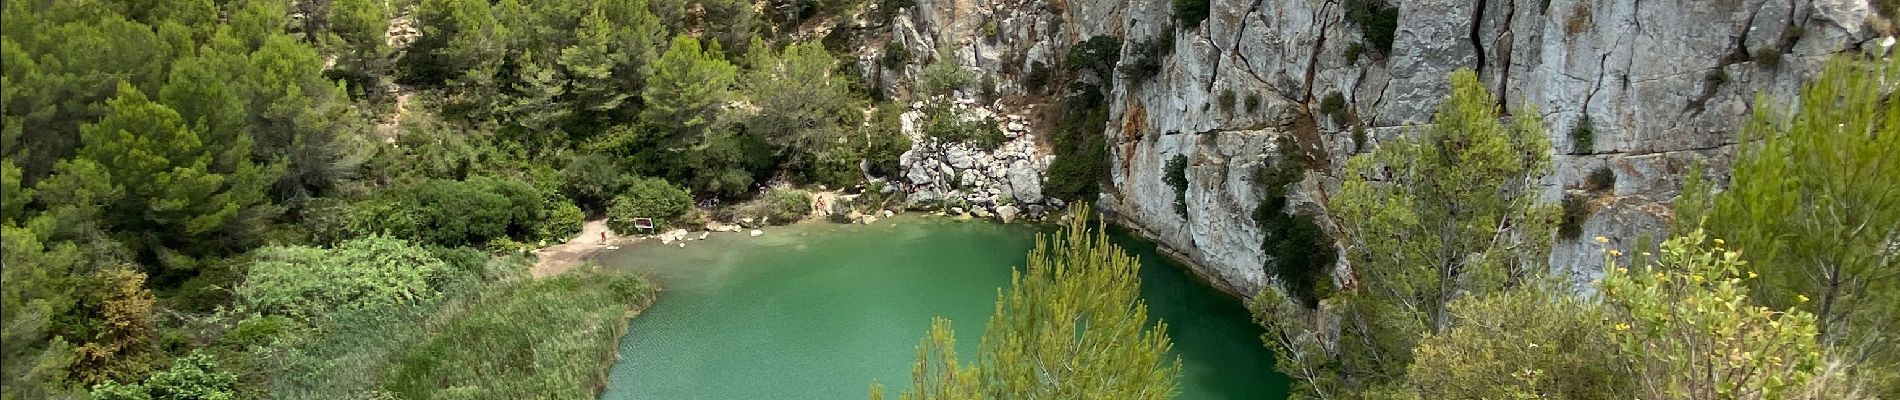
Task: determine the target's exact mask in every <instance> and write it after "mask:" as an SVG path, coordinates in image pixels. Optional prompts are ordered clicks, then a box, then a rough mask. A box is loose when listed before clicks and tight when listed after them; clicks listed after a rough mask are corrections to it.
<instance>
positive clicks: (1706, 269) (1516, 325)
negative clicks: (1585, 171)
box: [1254, 60, 1900, 399]
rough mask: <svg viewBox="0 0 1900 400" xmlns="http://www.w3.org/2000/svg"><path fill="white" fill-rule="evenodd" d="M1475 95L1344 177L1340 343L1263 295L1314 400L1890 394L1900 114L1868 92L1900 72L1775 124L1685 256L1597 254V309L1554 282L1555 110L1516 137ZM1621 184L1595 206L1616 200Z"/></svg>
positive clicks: (1808, 103) (1757, 133)
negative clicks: (1545, 193)
mask: <svg viewBox="0 0 1900 400" xmlns="http://www.w3.org/2000/svg"><path fill="white" fill-rule="evenodd" d="M1474 78H1475V75H1474V74H1472V73H1470V72H1468V71H1466V72H1459V73H1455V74H1453V75H1452V77H1451V83H1452V96H1451V98H1450V99H1448V100H1446V101H1445V102H1444V103H1443V104H1442V105H1441V106H1440V109H1439V112H1438V114H1437V117H1436V119H1435V124H1434V125H1433V126H1432V127H1431V128H1429V129H1423V130H1420V131H1418V132H1416V133H1415V135H1413V136H1412V137H1409V138H1405V139H1402V140H1400V141H1397V142H1395V143H1386V144H1383V145H1382V146H1381V147H1380V148H1379V149H1378V150H1377V151H1375V152H1374V153H1372V154H1366V155H1360V156H1356V157H1354V158H1353V159H1352V160H1351V161H1350V162H1349V163H1348V167H1347V169H1348V171H1352V172H1351V173H1350V174H1349V175H1347V176H1348V178H1347V180H1346V182H1344V184H1343V185H1342V188H1341V190H1340V191H1339V192H1338V193H1337V194H1335V195H1334V196H1333V197H1332V198H1331V200H1330V201H1329V202H1328V204H1327V205H1328V207H1329V208H1331V209H1332V210H1333V211H1334V212H1335V213H1336V215H1337V217H1338V218H1339V222H1340V226H1341V227H1342V228H1343V229H1342V230H1343V231H1344V233H1345V235H1346V236H1345V243H1346V249H1347V252H1346V253H1345V254H1344V256H1345V257H1346V259H1347V260H1348V261H1349V262H1351V265H1353V267H1354V272H1355V273H1356V274H1355V275H1354V276H1353V277H1352V279H1351V280H1349V281H1348V282H1347V283H1348V284H1350V285H1352V286H1350V287H1349V288H1348V289H1349V290H1342V291H1339V292H1337V293H1334V294H1332V295H1331V296H1327V297H1325V298H1323V299H1321V300H1320V302H1319V304H1320V305H1321V307H1322V308H1324V309H1326V310H1328V311H1329V312H1331V313H1333V314H1334V315H1333V316H1332V317H1331V318H1333V319H1335V320H1337V321H1338V328H1339V332H1338V333H1337V335H1338V336H1337V340H1336V341H1330V342H1329V341H1327V339H1325V338H1326V337H1327V336H1326V335H1327V334H1326V333H1323V332H1321V331H1315V330H1313V327H1312V326H1310V325H1307V323H1305V322H1302V321H1305V319H1303V318H1305V316H1307V315H1310V314H1311V312H1312V311H1309V310H1307V309H1306V308H1305V307H1297V306H1295V305H1300V304H1302V303H1305V304H1304V305H1306V306H1307V307H1311V306H1312V305H1313V303H1312V302H1311V300H1310V299H1298V300H1299V301H1294V300H1295V299H1289V298H1286V297H1285V296H1283V295H1281V294H1279V292H1278V291H1273V290H1269V291H1265V292H1262V293H1261V295H1260V296H1257V297H1256V299H1255V304H1254V306H1255V309H1256V312H1257V316H1258V318H1259V320H1260V322H1261V323H1262V324H1263V325H1266V326H1267V327H1268V332H1267V334H1266V335H1264V336H1263V339H1264V340H1265V341H1266V342H1267V343H1268V346H1269V347H1270V348H1272V349H1273V350H1274V351H1275V353H1276V354H1277V355H1278V356H1279V358H1280V363H1279V364H1277V365H1276V368H1277V369H1278V370H1280V371H1281V372H1283V373H1285V374H1287V375H1289V376H1291V377H1293V378H1294V380H1295V390H1296V396H1298V397H1303V398H1380V399H1407V398H1410V399H1435V398H1493V399H1501V398H1561V399H1623V398H1671V399H1857V398H1882V397H1889V396H1892V395H1894V393H1895V390H1896V389H1895V387H1894V384H1893V382H1895V379H1894V376H1893V375H1892V371H1893V369H1894V368H1893V365H1894V364H1893V363H1894V360H1895V359H1896V357H1895V356H1894V352H1895V350H1893V348H1894V345H1895V343H1893V342H1892V339H1891V337H1892V328H1894V326H1895V325H1894V322H1895V320H1894V317H1893V316H1894V315H1895V311H1896V310H1895V308H1896V307H1897V306H1900V301H1896V299H1895V298H1894V297H1893V296H1894V295H1895V291H1894V290H1895V288H1893V287H1892V286H1893V284H1894V282H1895V281H1894V280H1895V277H1894V275H1893V274H1890V273H1885V274H1883V273H1879V272H1874V271H1892V269H1893V268H1894V267H1895V265H1894V260H1895V259H1894V257H1892V251H1893V250H1892V248H1891V246H1892V240H1893V238H1894V237H1895V235H1897V234H1900V232H1895V229H1896V228H1894V227H1895V226H1900V208H1896V207H1893V205H1894V204H1900V198H1896V196H1900V192H1896V191H1895V190H1893V189H1892V185H1889V184H1882V183H1881V182H1879V181H1872V182H1870V181H1867V179H1876V180H1878V179H1886V178H1883V177H1891V176H1894V175H1893V173H1894V171H1895V169H1896V167H1900V163H1896V162H1895V160H1894V159H1893V158H1892V157H1889V156H1886V155H1887V154H1890V153H1891V149H1893V148H1895V147H1896V146H1900V143H1896V140H1900V103H1896V102H1893V101H1892V99H1891V98H1890V97H1885V96H1886V95H1885V94H1883V93H1881V92H1880V88H1879V85H1876V84H1872V83H1871V82H1875V81H1882V80H1892V79H1896V78H1900V61H1892V60H1887V61H1876V62H1865V61H1853V60H1836V61H1834V62H1832V63H1830V64H1829V66H1828V67H1827V69H1826V71H1825V72H1824V73H1823V74H1822V76H1821V77H1820V78H1819V79H1818V80H1817V81H1816V82H1814V83H1813V84H1811V85H1809V86H1808V88H1807V89H1806V90H1805V92H1804V93H1803V94H1802V97H1801V100H1800V103H1799V105H1798V107H1794V109H1795V110H1797V111H1796V112H1795V113H1794V114H1793V115H1791V116H1788V117H1778V116H1776V115H1775V114H1773V113H1772V112H1771V111H1765V110H1771V109H1773V108H1771V107H1761V108H1759V109H1758V110H1764V111H1758V114H1757V116H1756V117H1755V118H1754V120H1753V121H1752V122H1750V123H1749V124H1748V126H1747V128H1746V129H1744V132H1745V133H1744V139H1746V140H1745V141H1743V143H1745V144H1744V145H1743V146H1742V149H1741V150H1740V152H1739V154H1738V156H1737V158H1736V161H1735V174H1734V180H1733V181H1732V182H1731V183H1730V186H1729V188H1728V190H1726V191H1722V192H1719V193H1713V192H1712V190H1710V186H1711V185H1710V184H1709V183H1706V182H1704V181H1702V179H1701V177H1702V176H1701V171H1700V169H1697V170H1694V171H1692V172H1691V173H1690V174H1689V182H1687V183H1686V185H1685V191H1684V196H1683V198H1682V199H1680V200H1678V203H1677V206H1678V208H1679V209H1678V211H1677V214H1678V216H1679V218H1680V219H1679V220H1678V221H1677V224H1678V225H1677V230H1676V232H1675V233H1674V234H1673V235H1672V236H1671V237H1670V238H1669V239H1667V240H1665V241H1663V242H1662V243H1661V245H1660V246H1655V245H1651V244H1646V242H1647V239H1643V240H1638V241H1636V242H1635V244H1634V246H1633V247H1626V246H1628V244H1625V243H1622V242H1618V243H1619V244H1611V243H1612V239H1611V238H1605V237H1596V238H1594V240H1595V241H1596V242H1597V243H1600V244H1603V245H1604V257H1605V263H1606V267H1605V272H1604V275H1603V276H1602V277H1601V279H1597V280H1595V281H1593V282H1591V285H1592V288H1590V289H1593V290H1594V291H1593V292H1592V293H1594V294H1593V295H1587V296H1585V295H1579V294H1578V293H1579V292H1581V291H1582V290H1584V289H1583V288H1578V287H1573V285H1572V282H1571V281H1570V280H1569V279H1568V278H1566V277H1558V276H1549V273H1548V271H1549V270H1550V267H1549V266H1547V265H1546V264H1545V260H1546V259H1547V257H1546V255H1547V252H1548V247H1547V246H1548V243H1549V238H1550V237H1552V235H1553V232H1552V227H1553V225H1555V224H1556V222H1557V221H1556V219H1557V215H1556V212H1555V211H1554V210H1551V208H1552V207H1548V206H1540V205H1538V204H1539V202H1537V201H1534V197H1535V195H1536V193H1535V190H1534V189H1535V187H1536V179H1537V177H1539V176H1542V175H1543V174H1544V170H1545V168H1547V165H1548V153H1547V152H1546V151H1545V150H1544V149H1547V148H1548V146H1549V143H1548V139H1547V138H1546V135H1545V133H1544V132H1543V129H1542V124H1541V122H1540V121H1537V119H1536V118H1535V115H1537V114H1536V113H1535V112H1526V113H1520V114H1519V115H1518V116H1517V117H1516V118H1515V119H1513V120H1511V123H1510V124H1509V125H1506V124H1501V123H1499V122H1498V121H1499V119H1498V118H1497V116H1496V115H1495V107H1496V106H1495V104H1496V103H1495V100H1494V99H1492V98H1491V97H1490V95H1489V94H1488V93H1485V91H1484V89H1482V87H1481V86H1480V85H1479V84H1478V83H1477V81H1476V80H1475V79H1474ZM1764 104H1766V103H1764ZM1604 171H1605V173H1602V174H1600V175H1604V177H1603V178H1597V177H1595V175H1599V174H1592V178H1591V180H1593V181H1601V182H1590V183H1588V186H1590V187H1592V189H1591V190H1592V191H1595V190H1603V189H1607V188H1608V186H1611V185H1614V175H1613V174H1612V173H1608V172H1607V171H1608V170H1604ZM1375 177H1377V178H1379V179H1378V180H1374V179H1373V178H1375ZM1712 193H1713V194H1712ZM1572 196H1577V195H1575V194H1572ZM1586 201H1587V200H1583V199H1576V200H1571V199H1566V200H1565V201H1564V203H1565V205H1564V208H1565V209H1566V210H1567V211H1566V212H1565V215H1564V216H1563V218H1562V219H1563V224H1562V225H1563V226H1564V228H1563V229H1562V232H1559V233H1561V234H1562V235H1566V236H1575V235H1578V231H1577V230H1579V229H1581V228H1580V227H1579V226H1578V224H1580V221H1581V219H1582V218H1583V216H1582V214H1575V215H1573V213H1583V212H1588V210H1587V209H1585V207H1586V206H1584V205H1582V204H1581V203H1583V202H1586ZM1571 203H1579V204H1571ZM1625 251H1627V252H1628V253H1625ZM1289 288H1292V287H1291V284H1289ZM1293 292H1294V293H1295V294H1299V291H1297V290H1294V291H1293Z"/></svg>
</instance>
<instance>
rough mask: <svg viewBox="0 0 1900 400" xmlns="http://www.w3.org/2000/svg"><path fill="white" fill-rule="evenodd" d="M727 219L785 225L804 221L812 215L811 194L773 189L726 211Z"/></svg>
mask: <svg viewBox="0 0 1900 400" xmlns="http://www.w3.org/2000/svg"><path fill="white" fill-rule="evenodd" d="M725 211H726V213H727V216H726V219H730V220H738V219H744V218H750V219H752V220H753V221H758V222H759V223H762V224H771V225H784V224H789V223H793V222H798V221H801V220H804V219H805V217H807V216H810V215H811V213H812V199H811V193H809V192H806V191H803V190H797V189H789V188H776V187H775V188H772V189H771V190H767V191H765V194H764V195H762V196H759V198H758V199H754V200H752V201H750V202H747V203H745V204H740V205H738V206H734V207H732V208H731V209H728V210H725Z"/></svg>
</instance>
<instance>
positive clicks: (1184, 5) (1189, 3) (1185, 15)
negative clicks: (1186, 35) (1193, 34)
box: [1174, 0, 1213, 29]
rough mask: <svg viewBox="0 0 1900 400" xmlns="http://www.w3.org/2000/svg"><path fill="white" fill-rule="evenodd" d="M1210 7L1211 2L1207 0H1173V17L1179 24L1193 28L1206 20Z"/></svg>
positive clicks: (1210, 10)
mask: <svg viewBox="0 0 1900 400" xmlns="http://www.w3.org/2000/svg"><path fill="white" fill-rule="evenodd" d="M1212 9H1213V2H1210V1H1207V0H1174V19H1175V20H1177V21H1180V22H1181V26H1184V27H1187V28H1188V29H1194V28H1195V27H1199V26H1201V21H1206V20H1207V16H1208V14H1210V13H1212V11H1213V10H1212Z"/></svg>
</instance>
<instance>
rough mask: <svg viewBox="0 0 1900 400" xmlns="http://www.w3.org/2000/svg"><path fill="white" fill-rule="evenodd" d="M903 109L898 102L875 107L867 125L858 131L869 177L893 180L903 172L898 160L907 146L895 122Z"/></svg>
mask: <svg viewBox="0 0 1900 400" xmlns="http://www.w3.org/2000/svg"><path fill="white" fill-rule="evenodd" d="M905 109H906V107H905V106H904V105H903V104H898V103H884V104H879V105H878V106H877V111H876V113H875V114H873V116H872V120H871V123H870V124H868V125H866V126H865V127H864V128H862V130H863V131H864V151H863V153H864V159H865V161H866V167H867V168H866V169H867V171H868V172H870V174H871V175H872V176H882V177H895V176H898V174H902V173H903V172H904V171H903V165H901V163H900V161H901V160H900V158H901V157H903V155H904V152H906V151H910V146H911V141H910V135H907V134H905V133H904V131H903V126H902V123H903V122H902V121H901V120H899V118H901V117H902V115H903V114H904V110H905Z"/></svg>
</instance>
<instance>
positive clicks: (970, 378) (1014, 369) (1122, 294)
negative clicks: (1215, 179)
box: [872, 206, 1181, 399]
mask: <svg viewBox="0 0 1900 400" xmlns="http://www.w3.org/2000/svg"><path fill="white" fill-rule="evenodd" d="M1081 208H1082V209H1083V210H1081V211H1080V213H1079V214H1077V215H1078V217H1077V218H1072V219H1070V222H1069V224H1068V225H1067V227H1066V228H1065V229H1064V230H1062V231H1061V232H1058V233H1053V234H1045V235H1042V236H1040V237H1039V238H1038V239H1037V240H1036V248H1035V249H1034V250H1031V251H1030V253H1029V263H1028V266H1027V267H1026V268H1024V269H1022V270H1019V271H1017V272H1015V273H1014V274H1013V275H1012V276H1011V278H1010V287H1009V289H1008V291H1007V292H1003V293H998V294H997V299H996V303H997V304H996V312H995V314H992V315H991V316H990V322H989V325H988V327H987V329H985V330H984V332H983V340H982V342H981V344H980V345H978V347H977V361H976V362H975V363H970V364H962V363H958V362H957V360H956V354H957V348H956V339H955V334H954V332H953V331H952V330H951V328H950V321H948V320H945V319H942V318H938V319H936V320H934V321H933V322H932V323H931V329H930V335H929V336H926V337H925V338H924V340H923V342H922V343H921V344H919V345H918V346H917V364H915V366H914V367H913V368H912V370H911V376H912V382H911V388H910V389H908V390H906V391H905V392H904V393H903V394H902V395H900V398H903V399H984V398H1007V399H1019V398H1022V399H1040V398H1076V399H1096V398H1100V399H1166V398H1169V397H1171V396H1173V395H1174V391H1175V388H1176V385H1178V382H1179V380H1180V377H1181V361H1180V359H1179V358H1175V359H1174V360H1172V362H1170V360H1168V359H1169V358H1173V357H1169V356H1168V352H1169V349H1170V348H1171V347H1172V346H1173V342H1172V341H1170V340H1169V339H1168V334H1167V324H1166V323H1162V322H1157V323H1155V324H1154V325H1152V326H1150V325H1149V324H1148V307H1147V305H1146V304H1145V303H1144V302H1143V301H1142V300H1141V299H1140V297H1139V295H1140V293H1139V292H1140V290H1139V289H1140V287H1139V285H1140V280H1139V279H1138V278H1137V272H1138V270H1139V269H1140V267H1141V264H1140V262H1138V261H1137V260H1136V259H1135V257H1132V256H1129V255H1128V254H1127V253H1125V252H1123V251H1122V249H1121V247H1119V246H1116V245H1114V244H1111V243H1109V241H1108V237H1107V236H1106V234H1104V233H1103V232H1102V231H1101V230H1100V229H1096V230H1091V229H1089V228H1090V227H1089V226H1088V222H1086V221H1087V220H1088V218H1087V215H1088V214H1086V213H1087V207H1086V206H1084V207H1081ZM881 393H882V389H881V388H879V387H878V386H877V385H873V389H872V397H873V398H878V397H879V396H880V395H881Z"/></svg>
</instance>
